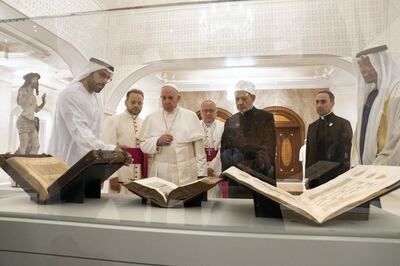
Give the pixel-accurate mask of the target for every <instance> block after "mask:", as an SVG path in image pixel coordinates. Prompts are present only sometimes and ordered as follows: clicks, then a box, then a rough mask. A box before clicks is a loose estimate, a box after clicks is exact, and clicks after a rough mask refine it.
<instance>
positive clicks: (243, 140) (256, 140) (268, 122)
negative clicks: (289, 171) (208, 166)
mask: <svg viewBox="0 0 400 266" xmlns="http://www.w3.org/2000/svg"><path fill="white" fill-rule="evenodd" d="M275 151H276V129H275V121H274V117H273V115H272V114H271V113H269V112H267V111H264V110H260V109H257V108H255V107H253V108H252V109H250V110H249V111H246V112H244V113H236V114H234V115H233V116H231V117H230V118H228V119H227V120H226V121H225V128H224V133H223V134H222V138H221V163H222V170H226V169H227V168H229V167H230V166H234V165H237V164H238V163H242V164H244V165H245V166H247V167H249V168H251V169H252V170H255V171H257V172H259V173H261V174H263V175H265V176H268V177H271V178H273V179H275V173H274V162H275ZM228 193H229V197H231V198H252V197H253V195H252V192H251V191H250V190H249V189H247V188H245V187H243V186H241V185H239V184H238V183H236V182H234V181H232V180H229V181H228ZM266 201H267V205H268V206H269V207H268V208H269V210H268V212H271V216H276V215H275V214H274V213H279V214H280V208H279V205H278V204H276V203H275V202H273V201H271V200H268V199H267V200H266Z"/></svg>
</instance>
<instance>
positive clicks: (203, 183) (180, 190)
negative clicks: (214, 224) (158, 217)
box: [124, 177, 221, 207]
mask: <svg viewBox="0 0 400 266" xmlns="http://www.w3.org/2000/svg"><path fill="white" fill-rule="evenodd" d="M220 181H221V179H219V178H212V177H204V178H201V179H198V180H195V181H193V182H190V183H187V184H185V185H182V186H177V185H175V184H174V183H171V182H168V181H166V180H164V179H161V178H159V177H149V178H144V179H139V180H136V181H133V182H131V183H128V184H124V186H125V187H126V188H127V189H128V190H130V191H131V192H133V193H135V194H136V195H138V196H140V197H143V198H146V199H148V200H150V201H151V202H152V203H154V204H156V205H158V206H160V207H174V206H176V205H178V204H181V203H182V202H185V201H187V200H190V199H192V198H194V197H195V196H197V195H199V194H200V193H202V192H205V191H207V190H209V189H210V188H212V187H213V186H215V185H216V184H218V183H219V182H220Z"/></svg>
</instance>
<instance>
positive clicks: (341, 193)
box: [223, 165, 400, 224]
mask: <svg viewBox="0 0 400 266" xmlns="http://www.w3.org/2000/svg"><path fill="white" fill-rule="evenodd" d="M223 175H226V176H227V177H229V178H231V179H233V180H235V181H236V182H239V183H240V184H243V185H244V186H246V187H248V188H250V189H251V190H253V191H256V192H258V193H259V194H262V195H264V196H265V197H268V198H270V199H272V200H274V201H276V202H278V203H280V204H282V205H284V206H286V207H288V208H289V209H292V210H293V211H295V212H297V213H299V214H301V215H303V216H304V217H307V218H308V219H311V220H313V221H314V222H316V223H318V224H322V223H324V222H326V221H328V220H330V219H332V218H334V217H336V216H338V215H340V214H342V213H345V212H347V211H348V210H351V209H353V208H355V207H357V206H359V205H361V204H362V203H365V202H368V201H370V200H372V199H374V198H376V197H379V196H381V195H383V194H386V193H388V192H390V191H392V190H395V189H397V188H399V187H400V167H396V166H376V165H359V166H356V167H354V168H353V169H350V170H349V171H347V172H345V173H343V174H342V175H339V176H338V177H336V178H335V179H333V180H331V181H329V182H327V183H325V184H323V185H320V186H319V187H316V188H314V189H311V190H306V191H304V192H303V194H301V195H298V196H295V195H292V194H290V193H288V192H286V191H284V190H283V189H280V188H277V187H275V186H272V185H270V184H268V183H266V182H264V181H262V180H260V179H258V178H255V177H253V176H252V175H250V174H248V173H246V172H244V171H242V170H240V169H238V168H236V167H234V166H232V167H230V168H229V169H227V170H226V171H224V172H223Z"/></svg>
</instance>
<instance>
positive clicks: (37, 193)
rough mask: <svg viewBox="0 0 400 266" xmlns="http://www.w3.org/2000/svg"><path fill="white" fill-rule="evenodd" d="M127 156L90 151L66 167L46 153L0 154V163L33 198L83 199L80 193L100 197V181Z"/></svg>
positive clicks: (113, 170) (47, 199)
mask: <svg viewBox="0 0 400 266" xmlns="http://www.w3.org/2000/svg"><path fill="white" fill-rule="evenodd" d="M127 160H128V155H126V154H125V153H122V152H116V151H101V150H93V151H90V152H88V153H87V154H86V155H85V156H84V157H82V158H81V159H80V160H79V161H78V162H77V163H76V164H74V165H73V166H71V167H69V166H68V165H67V164H65V163H64V162H63V161H62V160H60V159H58V158H56V157H52V156H50V155H16V154H2V155H0V166H1V167H2V168H3V170H4V171H5V172H6V173H7V174H8V175H10V177H11V178H12V179H13V180H14V181H15V182H16V183H17V184H18V185H20V186H21V187H22V188H23V189H24V190H25V192H27V193H28V194H29V195H30V196H31V198H32V199H33V200H36V201H37V202H39V203H46V202H49V201H52V200H67V201H72V202H83V197H84V196H89V197H90V196H91V193H92V194H93V187H95V189H94V190H95V192H94V194H95V195H96V197H100V186H101V182H103V181H104V180H105V179H107V178H108V177H109V176H110V175H111V174H113V173H114V172H115V171H116V170H118V169H119V168H120V167H121V166H122V165H123V164H124V162H125V161H127Z"/></svg>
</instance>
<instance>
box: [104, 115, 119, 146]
mask: <svg viewBox="0 0 400 266" xmlns="http://www.w3.org/2000/svg"><path fill="white" fill-rule="evenodd" d="M102 140H103V141H104V142H105V143H109V144H115V145H117V144H118V138H117V121H115V119H114V117H108V118H106V119H105V121H104V126H103V130H102Z"/></svg>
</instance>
